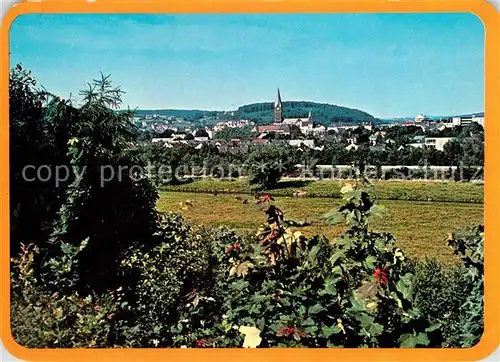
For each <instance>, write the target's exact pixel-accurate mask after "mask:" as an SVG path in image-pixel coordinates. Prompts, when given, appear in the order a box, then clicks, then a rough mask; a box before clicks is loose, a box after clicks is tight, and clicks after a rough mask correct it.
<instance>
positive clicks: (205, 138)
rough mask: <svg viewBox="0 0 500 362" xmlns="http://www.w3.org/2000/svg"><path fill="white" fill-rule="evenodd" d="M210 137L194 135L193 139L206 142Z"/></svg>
mask: <svg viewBox="0 0 500 362" xmlns="http://www.w3.org/2000/svg"><path fill="white" fill-rule="evenodd" d="M209 139H210V138H208V137H195V138H194V140H195V141H197V142H207V141H208V140H209Z"/></svg>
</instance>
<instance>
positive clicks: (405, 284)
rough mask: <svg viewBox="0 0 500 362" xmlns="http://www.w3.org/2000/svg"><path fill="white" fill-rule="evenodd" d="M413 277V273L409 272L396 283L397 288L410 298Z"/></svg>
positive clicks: (406, 297)
mask: <svg viewBox="0 0 500 362" xmlns="http://www.w3.org/2000/svg"><path fill="white" fill-rule="evenodd" d="M413 279H414V276H413V274H410V273H407V274H405V275H404V276H402V277H401V279H399V280H398V282H397V283H396V290H397V291H398V292H400V293H401V294H402V295H403V298H405V299H408V300H409V299H411V297H412V293H413Z"/></svg>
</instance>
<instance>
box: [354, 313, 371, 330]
mask: <svg viewBox="0 0 500 362" xmlns="http://www.w3.org/2000/svg"><path fill="white" fill-rule="evenodd" d="M354 317H355V318H356V319H357V320H358V321H359V323H360V324H361V327H363V328H365V329H366V328H367V327H369V326H370V325H371V324H373V321H374V320H375V318H373V317H372V316H369V315H368V314H365V313H360V314H358V315H355V316H354Z"/></svg>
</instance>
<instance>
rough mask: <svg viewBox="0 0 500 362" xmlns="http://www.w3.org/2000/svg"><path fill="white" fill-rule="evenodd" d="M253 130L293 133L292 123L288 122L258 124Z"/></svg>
mask: <svg viewBox="0 0 500 362" xmlns="http://www.w3.org/2000/svg"><path fill="white" fill-rule="evenodd" d="M252 132H258V133H259V134H261V133H271V132H272V133H279V134H284V135H289V134H290V133H291V132H290V125H288V124H271V125H268V126H257V127H254V128H253V129H252Z"/></svg>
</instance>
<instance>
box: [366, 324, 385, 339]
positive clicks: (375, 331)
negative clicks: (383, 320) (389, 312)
mask: <svg viewBox="0 0 500 362" xmlns="http://www.w3.org/2000/svg"><path fill="white" fill-rule="evenodd" d="M383 331H384V326H383V325H382V324H379V323H372V324H371V325H370V328H369V329H368V332H369V333H370V335H371V336H373V337H376V336H379V335H381V334H382V332H383Z"/></svg>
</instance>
